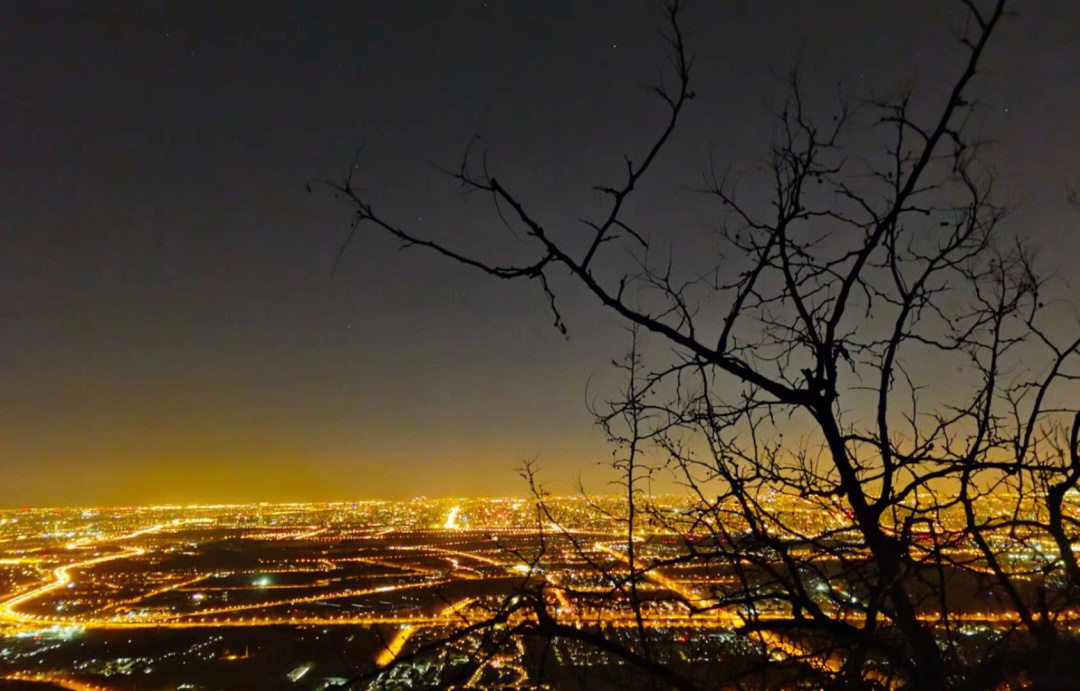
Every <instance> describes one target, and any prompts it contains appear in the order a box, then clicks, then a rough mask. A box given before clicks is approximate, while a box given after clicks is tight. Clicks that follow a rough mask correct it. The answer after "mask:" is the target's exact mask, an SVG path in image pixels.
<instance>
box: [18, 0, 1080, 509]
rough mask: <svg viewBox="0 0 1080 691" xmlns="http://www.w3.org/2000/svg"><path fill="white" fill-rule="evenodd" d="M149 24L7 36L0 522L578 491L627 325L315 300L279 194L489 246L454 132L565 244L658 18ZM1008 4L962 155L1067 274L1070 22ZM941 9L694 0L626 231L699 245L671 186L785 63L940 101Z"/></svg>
mask: <svg viewBox="0 0 1080 691" xmlns="http://www.w3.org/2000/svg"><path fill="white" fill-rule="evenodd" d="M149 4H151V3H108V4H102V5H100V6H99V5H98V4H94V3H87V4H85V5H81V4H76V3H62V2H43V3H22V2H5V3H3V8H2V9H0V188H2V193H0V473H2V475H0V507H5V506H8V507H10V506H23V505H40V506H57V505H112V504H138V503H172V502H183V503H188V502H241V501H263V500H265V501H282V500H285V501H287V500H297V501H306V500H350V499H361V498H374V497H407V496H413V495H422V494H423V495H428V496H438V495H446V496H454V495H471V494H477V495H507V494H523V493H524V491H525V486H524V483H523V482H522V481H521V480H520V479H519V478H518V475H517V468H518V466H519V465H520V463H521V462H522V461H523V460H524V459H530V458H537V459H538V460H539V463H540V466H541V467H542V468H543V474H544V477H545V478H546V479H548V480H549V481H550V483H551V487H552V489H554V490H556V491H564V490H568V489H571V488H572V485H573V483H574V482H575V481H576V479H577V478H578V477H579V476H580V477H582V478H583V479H584V481H585V482H586V483H588V484H590V485H591V487H592V488H593V489H600V490H602V489H603V487H604V485H603V477H602V475H601V474H600V473H599V471H598V469H597V462H599V461H603V460H604V459H606V458H607V457H608V455H609V452H608V450H607V448H606V446H605V444H604V441H603V437H602V434H601V433H600V431H599V430H598V429H596V428H595V427H594V425H593V424H592V421H591V418H590V417H589V415H588V413H587V411H586V408H585V402H586V396H587V395H588V394H590V393H595V392H597V391H601V392H602V391H603V390H604V389H603V387H604V386H606V385H607V384H606V383H607V382H610V381H611V376H612V375H611V373H610V370H609V368H608V364H609V362H610V360H611V359H612V358H613V357H617V356H618V355H619V353H620V352H622V350H623V349H624V348H625V346H626V335H625V333H624V332H623V331H622V330H621V327H620V325H619V324H618V323H617V322H616V321H615V320H614V319H613V318H611V317H610V316H608V315H606V314H604V313H603V312H602V311H601V310H600V309H599V308H598V307H597V305H596V304H595V303H594V302H593V301H592V300H591V299H590V298H589V297H588V296H586V295H584V294H582V293H581V291H575V289H574V288H573V286H572V285H570V284H569V282H566V283H558V282H556V288H557V289H558V291H559V299H560V304H561V306H562V307H563V309H564V316H565V318H566V322H567V326H568V328H569V337H568V338H566V339H564V338H563V337H562V335H561V334H559V332H558V331H556V330H555V329H554V328H552V324H551V322H552V318H551V313H550V311H549V309H548V307H547V305H546V302H545V300H544V298H543V296H542V294H541V293H540V292H539V291H538V290H537V289H536V287H535V286H533V285H531V284H516V283H494V282H492V281H491V280H489V279H487V278H485V277H483V276H481V275H478V274H476V273H473V272H470V271H469V270H467V269H465V268H461V267H459V266H454V265H451V264H448V263H446V262H444V261H440V260H438V259H437V258H435V257H432V256H430V255H428V254H425V253H423V252H422V251H419V250H410V251H405V252H402V251H399V249H398V247H397V245H396V244H395V243H393V242H392V241H390V240H389V239H387V238H384V237H378V236H372V237H360V238H357V239H356V240H354V241H353V243H351V244H350V245H349V246H348V247H347V248H346V250H345V252H344V254H343V255H342V257H341V261H340V264H339V265H338V267H337V269H336V271H335V272H334V273H333V274H331V267H332V265H333V263H334V260H335V256H336V254H337V252H338V249H339V248H340V247H341V245H342V242H343V241H344V239H345V236H346V234H347V232H348V227H349V210H348V208H347V207H345V206H344V205H342V204H340V203H337V202H335V201H334V200H333V198H332V197H331V196H330V195H329V194H326V193H323V192H320V191H319V187H318V185H316V187H315V193H314V194H308V193H307V192H306V190H305V185H306V184H307V183H309V182H312V181H317V180H319V179H321V178H325V177H327V176H331V177H339V176H340V175H341V174H343V173H344V172H345V171H346V170H347V169H348V167H349V162H350V159H351V158H352V154H353V152H354V151H357V150H358V149H360V150H361V154H360V157H359V159H358V167H357V169H356V176H357V180H358V181H359V184H360V185H361V186H362V187H363V188H364V190H365V191H366V192H368V193H369V196H370V197H371V198H372V199H374V200H375V201H376V202H377V203H378V204H379V208H380V210H381V211H382V212H383V213H384V214H385V215H387V216H390V217H392V218H396V219H399V221H400V222H401V223H407V224H410V226H411V227H412V228H413V229H416V230H418V231H423V232H424V233H425V234H427V235H430V236H432V237H439V238H442V239H444V240H447V241H449V242H453V243H455V245H456V246H458V247H463V248H465V249H467V250H470V251H479V252H486V251H488V250H489V249H490V248H491V246H492V244H493V243H498V242H503V243H505V242H508V241H507V240H506V237H505V236H506V232H505V230H502V229H500V227H499V226H498V224H497V223H496V222H495V220H493V219H492V218H491V214H490V209H489V204H488V202H487V201H486V200H482V199H478V198H474V197H471V196H465V195H463V194H462V191H461V189H460V188H459V187H457V186H455V184H454V183H453V182H452V181H451V180H449V179H448V178H447V177H446V176H445V175H444V174H442V173H440V172H439V168H440V167H444V168H455V167H456V165H457V164H458V162H459V160H460V157H461V155H462V153H463V152H464V151H465V149H466V147H467V146H468V145H469V142H470V141H471V140H473V138H474V137H477V136H478V137H479V139H478V140H477V142H478V143H477V144H476V145H475V146H476V147H478V148H479V149H483V150H485V151H487V156H488V161H489V164H490V165H491V167H492V169H493V171H495V172H496V174H497V175H498V177H499V179H500V181H501V182H504V184H507V185H509V186H510V187H511V188H512V189H514V190H515V191H516V192H517V194H518V195H519V196H520V197H521V198H522V199H523V200H525V201H526V202H527V203H529V204H530V207H531V208H532V209H533V210H534V212H535V214H536V215H537V216H539V217H541V218H544V219H545V221H546V223H547V225H549V226H551V227H556V228H565V229H573V228H581V226H580V223H579V220H578V219H580V218H583V217H595V216H597V215H598V214H600V213H601V212H602V211H603V210H604V208H605V207H603V205H602V201H603V200H602V199H601V198H600V197H599V196H598V195H597V194H596V193H595V192H593V191H591V190H590V186H591V185H594V184H598V183H611V182H618V181H621V178H620V177H619V175H620V172H621V166H622V165H623V164H622V155H623V153H624V152H625V153H628V154H630V155H631V156H632V157H633V156H635V155H636V156H640V155H641V153H640V152H641V151H642V149H643V147H644V146H645V145H646V143H647V142H648V141H649V137H650V135H651V134H652V133H653V132H655V130H656V127H657V125H658V124H659V123H660V122H661V117H662V115H663V113H662V111H661V109H660V108H659V107H658V104H657V102H656V101H655V99H651V97H650V96H649V94H648V93H647V92H648V88H649V87H651V86H652V85H654V84H655V83H656V82H657V80H658V78H659V77H660V76H661V74H662V67H663V60H664V53H663V46H662V43H661V41H660V38H659V35H658V28H659V27H660V26H661V25H662V12H661V11H660V9H659V7H658V5H657V4H656V3H655V2H652V1H651V0H650V1H647V2H636V1H635V2H629V1H628V2H620V3H597V2H573V3H571V2H562V1H559V0H544V1H538V2H504V1H500V0H489V1H488V2H481V1H480V0H461V1H460V2H437V3H433V2H410V3H402V2H399V1H395V2H375V1H371V0H365V1H364V2H351V3H340V5H341V6H344V7H347V8H348V9H346V10H343V9H342V7H341V6H332V5H324V4H321V3H293V4H284V5H282V4H277V3H221V4H222V5H232V6H233V7H234V9H224V8H221V7H218V6H217V5H218V4H219V3H161V4H158V3H153V4H154V5H155V6H156V9H152V10H151V9H147V8H146V7H144V5H149ZM957 5H958V3H957ZM1016 6H1017V7H1016V9H1018V16H1017V17H1015V18H1012V19H1010V20H1008V21H1006V22H1005V23H1004V24H1003V26H1002V27H1001V29H1000V31H999V32H998V34H997V35H996V37H995V38H994V39H993V41H992V44H991V47H990V49H989V54H988V56H987V59H986V61H985V63H984V70H983V71H982V73H981V74H982V76H981V78H980V81H979V82H978V84H977V87H976V91H977V93H978V95H979V96H980V101H981V102H982V104H983V105H982V107H981V109H980V116H979V120H978V122H977V125H976V127H977V131H979V132H985V133H986V136H987V137H991V138H993V139H995V140H997V141H998V143H997V144H996V145H994V147H993V148H992V149H990V150H989V156H988V158H989V160H990V162H991V164H992V165H993V167H994V169H995V170H996V171H997V174H998V175H999V177H1000V182H999V187H1000V189H1001V190H1002V191H1003V195H1004V197H1005V201H1008V202H1009V203H1011V204H1014V205H1016V211H1015V213H1014V214H1013V215H1012V216H1011V217H1010V218H1009V221H1008V222H1009V223H1012V224H1018V225H1017V227H1019V228H1022V229H1023V233H1024V235H1025V237H1027V238H1029V239H1030V241H1031V242H1033V243H1035V244H1036V245H1037V246H1039V247H1040V248H1041V257H1042V258H1043V260H1044V261H1045V262H1046V266H1047V267H1048V268H1049V269H1050V270H1053V271H1056V272H1058V274H1059V275H1061V276H1062V277H1064V278H1066V279H1068V278H1070V277H1071V276H1073V275H1074V274H1075V261H1076V259H1075V257H1070V256H1069V248H1070V247H1072V248H1075V247H1076V246H1077V243H1076V234H1077V232H1078V231H1077V226H1078V223H1080V213H1078V212H1077V211H1076V210H1074V209H1070V208H1069V207H1068V205H1067V204H1066V197H1067V193H1068V190H1069V189H1070V188H1075V187H1078V186H1080V155H1078V152H1080V96H1078V95H1080V40H1078V39H1077V37H1078V36H1080V12H1077V11H1076V7H1075V4H1074V3H1073V2H1072V1H1071V0H1056V1H1054V2H1032V3H1028V4H1026V5H1022V4H1021V3H1016ZM105 7H109V8H111V9H105ZM960 16H962V15H961V13H960V12H958V11H957V8H956V7H954V6H952V4H950V3H945V2H938V0H927V1H926V2H910V3H909V2H905V3H895V2H858V3H856V2H832V1H828V2H826V1H820V2H804V3H791V2H788V1H787V0H783V1H781V0H776V1H764V2H763V1H754V2H750V1H735V0H733V1H730V2H704V1H700V2H694V3H690V5H689V7H688V10H687V13H686V17H685V26H686V28H687V40H688V43H689V46H690V50H691V52H692V53H694V54H695V55H696V63H695V71H694V75H693V82H694V87H695V89H696V91H697V93H698V98H697V99H696V100H695V101H693V102H692V103H691V104H690V106H689V108H688V110H687V112H686V119H685V121H683V123H682V125H681V127H680V129H679V130H678V132H677V134H676V136H675V139H674V140H673V141H672V145H671V147H670V148H669V149H668V150H666V151H665V152H664V154H663V155H662V157H661V158H660V160H659V161H658V162H657V167H656V169H655V171H654V174H653V175H652V176H651V177H650V178H649V179H648V180H647V182H646V184H645V185H643V188H642V190H641V193H640V197H639V198H637V199H635V201H634V202H633V205H632V207H631V208H630V209H629V212H630V213H631V215H632V218H633V219H634V220H635V221H636V223H637V224H638V226H639V227H644V228H647V229H648V230H649V232H650V233H653V234H654V236H655V237H664V236H665V234H667V237H668V238H670V239H673V241H676V242H681V243H683V245H686V244H687V243H689V244H690V245H691V246H696V245H694V243H699V242H704V241H705V238H707V237H708V235H707V232H708V229H709V228H710V227H711V226H714V225H715V222H716V219H715V215H714V213H712V212H711V211H710V209H712V207H710V206H709V205H708V204H704V203H703V202H702V201H701V199H700V197H699V196H698V195H695V194H694V193H693V192H692V191H690V190H688V189H687V187H688V186H691V187H692V186H693V185H695V184H697V183H699V182H700V180H701V177H700V176H701V171H702V170H703V169H704V168H705V167H706V166H707V164H708V161H709V158H710V154H711V155H712V157H713V158H714V159H716V160H717V161H719V162H720V163H721V164H722V165H728V164H730V165H733V166H736V167H739V166H741V167H744V168H751V167H753V166H755V165H757V164H759V163H760V162H761V160H762V157H763V155H764V153H765V152H766V150H767V147H768V144H769V141H770V134H771V132H772V124H773V123H772V121H771V120H770V119H769V117H770V116H769V113H770V109H771V108H772V107H774V106H775V105H776V104H777V103H778V102H779V100H780V98H781V96H782V94H783V89H784V87H783V84H782V77H783V76H784V75H786V74H787V73H788V71H789V70H790V69H791V67H792V66H793V65H795V64H796V63H798V64H799V65H800V73H801V74H802V75H803V78H804V80H805V83H806V84H807V85H808V86H809V88H810V89H811V90H812V91H814V90H815V89H816V90H817V91H814V93H815V94H816V93H818V92H820V93H826V92H831V90H832V89H833V88H834V86H835V85H836V83H837V82H838V81H839V82H840V83H841V84H842V85H843V87H844V89H845V90H846V91H847V92H849V93H851V94H852V95H853V96H856V97H862V96H870V95H875V96H888V95H891V94H895V93H898V92H899V91H900V90H901V89H904V88H908V87H910V88H912V89H913V90H914V91H915V92H917V93H922V94H925V95H926V96H927V97H928V98H930V99H932V98H933V97H934V96H935V95H940V93H941V89H942V88H945V87H947V86H948V85H949V83H948V79H950V78H952V77H953V76H954V75H955V74H956V73H957V72H958V71H959V70H960V69H961V63H960V62H959V59H958V58H960V57H962V56H961V55H960V53H959V50H958V46H957V43H956V40H955V38H956V31H957V29H958V27H959V26H961V25H960V24H958V23H957V18H958V17H960ZM825 102H826V100H822V103H825ZM361 147H362V148H361ZM712 210H713V211H714V210H715V209H712ZM567 232H572V231H567ZM509 242H510V243H511V244H510V245H505V246H506V247H510V251H513V246H512V238H511V239H510V240H509ZM501 247H503V246H500V248H501ZM590 377H593V380H592V383H590V384H589V385H588V387H587V382H588V381H589V379H590Z"/></svg>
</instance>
